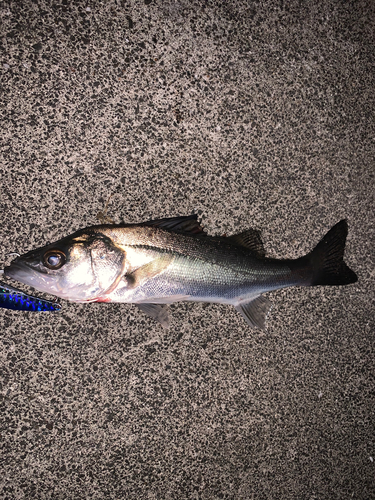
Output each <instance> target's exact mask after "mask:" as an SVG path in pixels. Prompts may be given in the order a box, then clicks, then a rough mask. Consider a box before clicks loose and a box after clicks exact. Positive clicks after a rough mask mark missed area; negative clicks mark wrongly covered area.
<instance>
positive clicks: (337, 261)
mask: <svg viewBox="0 0 375 500" xmlns="http://www.w3.org/2000/svg"><path fill="white" fill-rule="evenodd" d="M347 234H348V224H347V222H346V220H345V219H344V220H341V221H340V222H338V223H337V224H336V225H335V226H333V227H332V228H331V229H330V230H329V231H328V233H327V234H326V235H325V236H324V237H323V238H322V240H321V241H320V242H319V243H318V244H317V246H316V247H315V248H314V250H313V251H312V252H311V253H310V254H309V255H308V256H307V257H308V258H309V260H310V265H311V266H312V271H313V275H312V280H311V285H312V286H314V285H348V284H349V283H355V282H356V281H357V279H358V278H357V275H356V274H355V272H354V271H352V270H351V269H349V267H348V266H347V265H346V264H345V262H344V260H343V258H344V250H345V241H346V236H347Z"/></svg>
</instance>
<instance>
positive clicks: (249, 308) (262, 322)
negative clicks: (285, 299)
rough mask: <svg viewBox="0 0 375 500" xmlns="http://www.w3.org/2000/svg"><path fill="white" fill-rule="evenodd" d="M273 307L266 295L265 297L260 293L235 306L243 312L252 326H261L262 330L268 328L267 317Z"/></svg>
mask: <svg viewBox="0 0 375 500" xmlns="http://www.w3.org/2000/svg"><path fill="white" fill-rule="evenodd" d="M271 307H272V303H271V302H270V301H269V300H268V299H266V297H263V295H260V296H259V297H257V298H255V299H253V300H251V301H250V302H245V303H242V304H238V305H237V306H235V308H236V309H237V311H238V312H239V313H241V314H242V316H243V317H244V318H245V320H246V322H247V323H248V324H249V325H250V326H252V327H256V328H260V329H261V330H265V329H266V318H267V314H268V313H269V311H270V309H271Z"/></svg>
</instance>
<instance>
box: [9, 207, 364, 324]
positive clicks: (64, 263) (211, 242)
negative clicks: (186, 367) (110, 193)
mask: <svg viewBox="0 0 375 500" xmlns="http://www.w3.org/2000/svg"><path fill="white" fill-rule="evenodd" d="M347 233H348V226H347V223H346V221H345V220H342V221H340V222H339V223H337V224H336V225H335V226H334V227H333V228H332V229H331V230H330V231H329V232H328V233H327V234H326V235H325V236H324V237H323V239H322V240H321V241H320V242H319V243H318V245H317V246H316V247H315V248H314V250H313V251H312V252H310V253H309V254H307V255H305V256H304V257H300V258H298V259H295V260H289V259H286V260H278V259H271V258H267V257H265V252H264V248H263V244H262V241H261V238H260V233H259V231H256V230H253V229H250V230H247V231H245V232H242V233H240V234H235V235H233V236H229V237H213V236H208V235H207V234H206V233H205V232H204V230H203V228H202V227H201V225H200V224H199V222H198V221H197V216H196V215H190V216H187V217H173V218H169V219H158V220H153V221H148V222H143V223H141V224H118V225H117V224H105V225H97V226H91V227H88V228H86V229H81V230H80V231H77V232H76V233H74V234H72V235H70V236H67V237H66V238H63V239H61V240H59V241H57V242H56V243H51V244H49V245H47V246H44V247H42V248H38V249H37V250H32V251H31V252H28V253H26V254H24V255H21V256H20V257H17V258H16V259H15V260H13V261H12V263H11V265H10V266H9V267H7V268H5V270H4V272H5V275H6V276H8V277H10V278H13V279H15V280H17V281H20V282H22V283H24V284H26V285H30V286H32V287H34V288H36V289H38V290H40V291H42V292H47V293H50V294H53V295H56V296H58V297H61V298H63V299H67V300H70V301H73V302H128V303H133V304H135V305H137V306H138V307H139V308H140V309H141V310H142V311H144V312H145V313H146V314H148V315H149V316H151V317H153V318H154V319H156V320H158V321H159V322H160V323H161V324H162V325H163V326H164V327H168V324H169V318H168V310H167V306H166V304H171V303H173V302H179V301H196V302H216V303H220V304H231V305H233V306H234V307H235V308H236V309H237V311H239V312H240V313H241V314H242V316H243V317H244V319H245V320H246V321H247V323H248V324H249V325H250V326H252V327H258V328H261V329H264V327H265V320H266V316H267V314H268V311H269V309H270V306H271V303H270V301H269V300H268V299H267V298H266V297H264V296H263V294H264V293H265V292H269V291H271V290H277V289H279V288H285V287H290V286H315V285H347V284H349V283H355V282H356V281H357V276H356V274H355V273H354V272H353V271H352V270H351V269H349V267H348V266H347V265H346V264H345V263H344V261H343V255H344V249H345V241H346V236H347Z"/></svg>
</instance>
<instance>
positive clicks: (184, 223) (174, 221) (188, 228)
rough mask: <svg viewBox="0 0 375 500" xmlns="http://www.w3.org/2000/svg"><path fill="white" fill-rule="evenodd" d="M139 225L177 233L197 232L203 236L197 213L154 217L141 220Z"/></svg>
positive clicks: (203, 232)
mask: <svg viewBox="0 0 375 500" xmlns="http://www.w3.org/2000/svg"><path fill="white" fill-rule="evenodd" d="M140 226H156V227H160V228H161V229H168V230H169V231H176V232H178V233H187V234H199V235H200V236H204V235H205V234H206V233H205V230H204V229H203V227H202V226H201V225H200V224H199V222H198V215H197V214H192V215H184V216H182V217H168V218H165V219H155V220H150V221H147V222H143V223H142V224H140Z"/></svg>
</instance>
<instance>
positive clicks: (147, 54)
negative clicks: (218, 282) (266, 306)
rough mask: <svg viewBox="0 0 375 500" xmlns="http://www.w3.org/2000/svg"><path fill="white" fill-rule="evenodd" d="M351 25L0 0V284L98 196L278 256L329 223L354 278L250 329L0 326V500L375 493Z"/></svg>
mask: <svg viewBox="0 0 375 500" xmlns="http://www.w3.org/2000/svg"><path fill="white" fill-rule="evenodd" d="M374 27H375V3H374V2H373V1H372V0H368V1H353V2H344V1H339V0H327V1H325V0H324V1H321V2H307V1H306V2H304V1H296V0H291V1H282V0H280V1H272V0H264V1H245V0H226V1H209V0H208V1H203V0H199V1H198V0H191V1H188V0H165V1H161V0H138V1H136V0H131V1H124V0H117V1H115V0H106V1H95V0H93V1H80V0H78V1H74V2H73V1H69V0H62V1H51V2H47V1H43V0H36V1H31V0H23V1H22V0H21V1H10V2H7V1H3V2H1V3H0V48H1V59H0V63H1V67H0V85H1V95H0V99H1V106H0V124H1V129H0V137H1V139H0V148H1V149H0V176H1V182H0V209H1V215H2V218H1V226H0V237H1V243H2V244H1V252H0V258H1V259H2V264H0V265H1V267H3V266H4V265H5V264H6V263H8V262H9V261H10V258H9V257H7V256H6V254H7V253H8V252H19V253H23V252H26V251H28V250H31V249H32V248H36V247H38V246H41V245H44V244H46V243H47V242H48V241H53V240H56V239H59V238H60V237H62V236H65V235H67V234H69V233H72V232H73V231H75V230H77V229H79V228H82V227H85V226H88V225H91V224H95V223H97V220H96V214H97V213H98V212H99V211H103V209H104V206H105V203H106V201H107V200H108V198H109V196H110V195H113V196H112V198H111V199H110V201H109V205H108V214H109V215H110V216H111V217H112V218H114V219H115V220H116V221H117V222H120V221H126V222H138V221H143V220H147V219H151V218H158V217H167V216H175V215H187V214H190V213H193V212H195V213H198V214H199V215H200V217H201V219H202V222H203V225H204V226H205V227H206V229H207V230H208V232H209V233H210V234H221V235H222V234H233V233H236V232H240V231H243V230H245V229H246V228H248V227H254V228H257V229H261V230H262V234H263V240H264V243H265V247H266V251H267V254H268V255H269V256H273V257H278V258H295V257H298V256H300V255H303V254H304V253H306V252H308V251H310V250H311V249H312V248H313V246H314V245H315V244H316V243H317V242H318V241H319V239H320V238H321V237H322V236H323V234H324V233H325V232H326V231H327V230H328V229H329V228H330V227H331V226H332V225H333V224H335V223H336V222H337V221H339V220H340V219H342V218H347V219H348V223H349V236H348V240H347V247H346V257H345V259H346V262H347V263H348V265H349V266H350V267H352V268H353V269H354V270H355V271H356V272H357V274H358V277H359V281H358V283H356V284H353V285H350V286H347V287H315V288H309V289H306V288H305V289H302V288H293V289H288V290H283V291H277V292H272V293H270V294H268V297H269V298H270V300H272V302H273V304H274V306H273V309H272V312H271V315H270V317H269V319H268V329H267V331H266V332H260V331H257V330H252V329H251V328H249V327H248V326H247V325H246V323H245V322H244V320H243V319H242V317H240V315H239V314H237V313H236V311H235V310H234V309H233V308H231V307H226V306H220V305H206V304H186V303H181V304H176V305H174V306H172V308H171V309H172V316H173V321H172V326H171V328H170V329H169V330H167V331H166V330H163V329H162V328H161V327H160V326H159V325H157V324H156V323H154V322H153V321H152V320H151V319H149V318H148V317H146V316H145V315H144V314H143V313H142V312H140V311H139V310H138V309H137V308H135V307H134V306H131V305H127V304H120V305H111V304H90V305H80V304H73V303H67V302H63V310H62V311H61V312H60V313H54V314H49V313H42V314H33V313H25V312H15V311H9V310H5V309H1V310H0V331H1V335H0V498H1V499H2V500H3V499H4V500H5V499H9V500H15V499H52V500H60V499H61V500H63V499H64V500H66V499H93V500H99V499H116V500H119V499H129V500H133V499H134V500H136V499H137V500H141V499H147V500H159V499H160V500H174V499H178V500H183V499H195V500H200V499H202V500H216V499H234V500H247V499H253V500H263V499H267V500H270V499H272V500H273V499H275V500H276V499H277V500H280V499H293V500H294V499H295V500H300V499H306V500H321V499H329V500H334V499H351V498H353V499H356V500H362V499H363V500H367V499H370V498H375V471H374V468H375V463H374V460H375V438H374V435H375V427H374V408H375V399H374V385H375V383H374V382H375V381H374V373H375V367H374V332H375V320H374V318H375V308H374V278H375V271H374V269H375V255H374V243H375V239H374V192H375V183H374V175H375V160H374V158H375V120H374V116H375V91H374V89H375V62H374V61H375V49H374V47H375V44H374V39H375V33H374ZM13 284H14V285H15V283H13ZM23 289H24V290H25V291H30V289H27V287H23ZM45 297H46V296H45Z"/></svg>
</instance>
